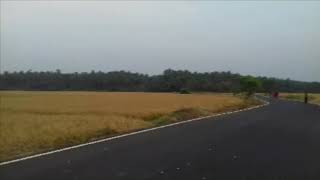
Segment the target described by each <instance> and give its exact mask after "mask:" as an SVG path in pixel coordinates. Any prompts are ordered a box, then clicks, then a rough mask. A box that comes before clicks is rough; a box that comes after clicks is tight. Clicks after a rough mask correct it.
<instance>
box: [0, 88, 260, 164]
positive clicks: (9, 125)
mask: <svg viewBox="0 0 320 180" xmlns="http://www.w3.org/2000/svg"><path fill="white" fill-rule="evenodd" d="M0 98H1V99H0V103H1V104H0V125H1V126H0V161H4V160H8V159H13V158H17V157H22V156H26V155H30V154H34V153H38V152H43V151H47V150H52V149H56V148H61V147H65V146H69V145H74V144H79V143H83V142H87V141H90V140H94V139H98V138H103V137H108V136H112V135H116V134H121V133H125V132H130V131H134V130H138V129H145V128H150V127H154V126H158V125H162V124H167V123H172V122H176V121H181V120H186V119H190V118H194V117H199V116H203V115H209V114H214V113H218V112H222V111H228V110H234V109H240V108H244V107H248V106H252V105H254V104H257V102H255V101H252V100H243V99H241V98H239V97H235V96H232V95H228V94H186V95H182V94H173V93H172V94H170V93H108V92H22V91H1V92H0Z"/></svg>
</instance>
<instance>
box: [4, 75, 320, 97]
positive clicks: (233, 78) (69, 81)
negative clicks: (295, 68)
mask: <svg viewBox="0 0 320 180" xmlns="http://www.w3.org/2000/svg"><path fill="white" fill-rule="evenodd" d="M243 77H244V76H241V75H240V74H233V73H231V72H205V73H199V72H190V71H186V70H184V71H182V70H172V69H167V70H165V71H164V72H163V74H160V75H152V76H150V75H146V74H140V73H132V72H127V71H113V72H100V71H99V72H95V71H91V72H90V73H87V72H82V73H77V72H76V73H61V71H60V70H57V71H55V72H33V71H27V72H23V71H21V72H4V73H2V74H0V89H1V90H79V91H80V90H81V91H149V92H174V91H176V92H177V91H180V90H181V89H184V90H188V91H210V92H236V91H239V90H240V89H241V86H240V82H241V78H243ZM256 78H257V79H258V80H259V81H260V82H261V83H262V84H261V88H260V89H259V91H260V92H272V91H282V92H303V91H304V90H305V89H306V90H307V91H308V92H318V93H319V92H320V83H319V82H301V81H293V80H290V79H277V78H267V77H256Z"/></svg>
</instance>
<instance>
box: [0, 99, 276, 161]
mask: <svg viewBox="0 0 320 180" xmlns="http://www.w3.org/2000/svg"><path fill="white" fill-rule="evenodd" d="M255 99H257V100H258V101H260V102H262V103H263V104H261V105H257V106H252V107H249V108H244V109H239V110H235V111H227V112H223V113H219V114H213V115H209V116H203V117H198V118H194V119H189V120H185V121H180V122H176V123H172V124H167V125H163V126H158V127H153V128H149V129H143V130H139V131H135V132H131V133H126V134H122V135H118V136H113V137H108V138H104V139H100V140H95V141H91V142H87V143H82V144H78V145H74V146H69V147H65V148H61V149H56V150H52V151H48V152H44V153H39V154H34V155H31V156H26V157H23V158H18V159H14V160H9V161H4V162H0V166H4V165H8V164H12V163H16V162H20V161H25V160H28V159H33V158H37V157H41V156H46V155H50V154H54V153H58V152H62V151H67V150H72V149H76V148H80V147H84V146H88V145H92V144H97V143H101V142H106V141H111V140H114V139H119V138H123V137H127V136H132V135H136V134H141V133H145V132H149V131H154V130H158V129H162V128H166V127H171V126H176V125H180V124H185V123H190V122H193V121H199V120H204V119H208V118H213V117H218V116H223V115H228V114H234V113H238V112H243V111H249V110H252V109H257V108H261V107H264V106H267V105H269V104H270V103H269V102H268V101H266V100H263V99H261V98H258V97H257V96H255Z"/></svg>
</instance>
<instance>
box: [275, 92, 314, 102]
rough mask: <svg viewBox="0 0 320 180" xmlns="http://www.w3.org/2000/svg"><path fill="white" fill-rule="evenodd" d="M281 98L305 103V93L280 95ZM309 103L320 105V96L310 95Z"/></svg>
mask: <svg viewBox="0 0 320 180" xmlns="http://www.w3.org/2000/svg"><path fill="white" fill-rule="evenodd" d="M280 98H283V99H287V100H294V101H300V102H304V93H280ZM308 98H309V103H311V104H318V105H320V94H312V93H309V94H308Z"/></svg>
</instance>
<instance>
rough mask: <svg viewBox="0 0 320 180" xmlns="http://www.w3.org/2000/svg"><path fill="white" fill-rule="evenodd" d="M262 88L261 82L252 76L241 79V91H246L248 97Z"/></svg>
mask: <svg viewBox="0 0 320 180" xmlns="http://www.w3.org/2000/svg"><path fill="white" fill-rule="evenodd" d="M260 88H261V82H260V81H259V80H258V79H256V78H254V77H252V76H245V77H242V78H241V79H240V89H241V92H244V93H245V94H246V96H247V97H251V96H252V95H253V94H254V93H255V92H257V91H258V90H259V89H260Z"/></svg>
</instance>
